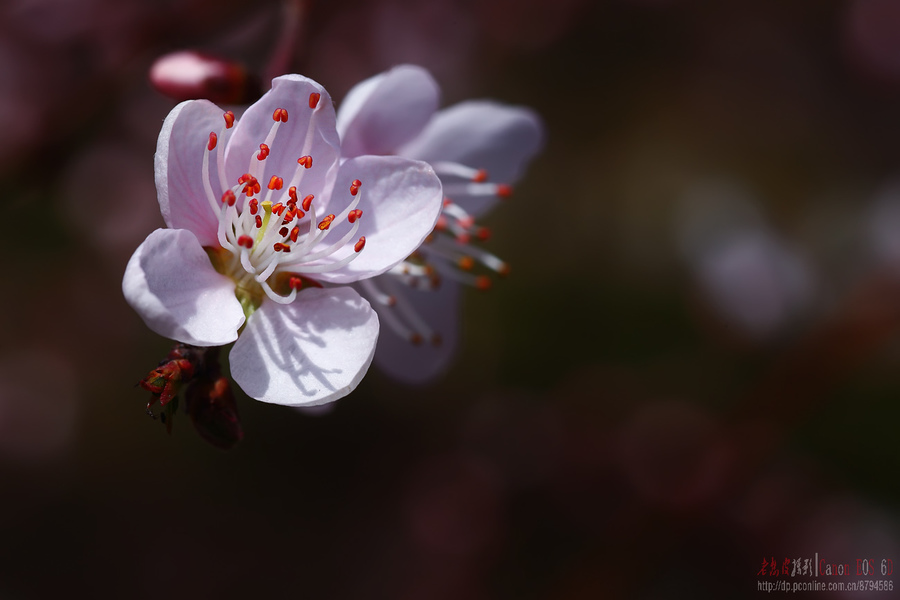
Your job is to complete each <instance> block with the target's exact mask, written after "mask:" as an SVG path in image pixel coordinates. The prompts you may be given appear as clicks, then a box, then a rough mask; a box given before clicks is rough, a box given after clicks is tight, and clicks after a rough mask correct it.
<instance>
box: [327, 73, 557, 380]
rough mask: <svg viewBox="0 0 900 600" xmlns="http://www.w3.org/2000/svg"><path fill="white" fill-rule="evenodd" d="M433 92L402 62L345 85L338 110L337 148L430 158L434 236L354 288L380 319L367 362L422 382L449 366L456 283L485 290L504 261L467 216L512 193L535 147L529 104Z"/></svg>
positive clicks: (535, 121) (350, 154)
mask: <svg viewBox="0 0 900 600" xmlns="http://www.w3.org/2000/svg"><path fill="white" fill-rule="evenodd" d="M439 96H440V90H439V88H438V85H437V83H436V82H435V81H434V79H433V78H432V77H431V75H430V74H429V73H428V71H426V70H425V69H423V68H421V67H417V66H412V65H401V66H398V67H395V68H393V69H391V70H390V71H387V72H384V73H381V74H379V75H376V76H375V77H372V78H370V79H367V80H365V81H363V82H362V83H360V84H358V85H357V86H355V87H354V88H353V89H351V90H350V92H348V94H347V97H346V98H345V100H344V102H343V103H342V104H341V106H340V108H339V110H338V114H337V129H338V132H339V133H340V136H341V154H342V155H343V156H344V157H345V158H346V159H349V160H356V158H355V157H358V156H361V155H364V154H381V155H390V154H393V155H399V156H404V157H408V158H411V159H415V160H422V161H426V162H428V163H430V164H431V166H432V167H433V168H434V170H435V172H436V173H437V174H438V176H439V177H440V178H441V182H442V184H443V192H444V204H443V211H442V214H441V217H440V219H439V220H438V222H437V226H436V229H435V231H434V233H433V235H431V236H429V237H428V239H427V240H426V243H425V244H423V245H422V246H421V247H420V248H419V249H418V250H417V251H416V252H415V253H413V254H412V255H411V256H410V257H409V258H408V259H407V260H404V261H403V262H401V263H400V264H398V265H397V266H395V267H394V268H392V269H391V270H390V271H388V272H387V273H386V274H384V275H382V276H380V277H378V278H376V279H368V280H365V281H360V282H359V283H357V284H355V285H354V287H356V289H357V290H358V291H359V292H360V293H361V294H362V295H363V296H364V297H366V298H367V299H368V300H369V301H370V302H371V303H372V305H373V306H374V308H375V310H376V311H377V312H378V314H379V317H380V318H381V321H382V322H383V323H385V324H386V325H387V327H386V328H385V330H384V332H383V335H382V336H381V339H380V340H379V345H378V351H377V353H376V355H375V361H376V363H377V364H378V365H379V367H380V368H382V369H383V370H384V371H385V372H387V373H388V374H389V375H391V376H393V377H395V378H397V379H400V380H402V381H405V382H408V383H421V382H424V381H426V380H428V379H430V378H432V377H434V376H436V375H437V374H439V373H440V372H441V371H442V370H443V369H444V368H445V367H446V366H447V365H448V363H449V360H450V358H451V356H452V355H453V352H454V350H455V347H456V344H457V337H458V331H457V329H458V314H459V302H460V294H461V289H462V287H461V286H473V287H476V288H479V289H487V288H489V287H490V285H491V281H492V278H491V275H498V274H499V275H505V274H506V273H507V272H508V270H509V267H508V265H507V264H506V263H505V262H504V261H502V260H500V259H499V258H497V257H496V256H494V255H493V254H491V253H489V252H488V251H486V250H485V249H484V248H482V247H481V246H480V245H479V244H478V242H483V241H486V240H487V239H488V237H489V235H490V232H489V231H488V229H486V228H484V227H480V226H478V225H477V224H476V223H475V219H476V218H478V217H481V216H482V215H484V214H486V213H487V212H489V211H490V210H491V208H493V206H494V205H496V203H497V202H498V201H499V200H500V199H502V198H505V197H507V196H509V195H510V194H511V192H512V187H511V185H510V184H511V183H513V182H515V181H516V180H517V179H518V178H519V177H520V176H521V175H522V173H523V172H524V169H525V167H526V165H527V164H528V162H529V161H530V160H531V159H532V158H533V157H534V156H535V155H536V154H537V153H538V152H539V151H540V149H541V147H542V145H543V137H544V135H543V125H542V123H541V120H540V118H539V117H538V116H537V115H536V114H535V113H534V111H532V110H530V109H528V108H523V107H518V106H507V105H504V104H500V103H497V102H494V101H490V100H474V101H466V102H461V103H459V104H456V105H453V106H450V107H448V108H445V109H442V110H438V105H439Z"/></svg>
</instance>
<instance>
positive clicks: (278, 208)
mask: <svg viewBox="0 0 900 600" xmlns="http://www.w3.org/2000/svg"><path fill="white" fill-rule="evenodd" d="M283 213H284V204H282V203H281V202H279V203H277V204H275V205H274V206H272V214H275V215H278V216H279V217H280V216H281V215H282V214H283Z"/></svg>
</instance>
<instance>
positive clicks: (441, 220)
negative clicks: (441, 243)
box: [434, 215, 447, 231]
mask: <svg viewBox="0 0 900 600" xmlns="http://www.w3.org/2000/svg"><path fill="white" fill-rule="evenodd" d="M434 228H435V230H436V231H444V230H445V229H447V217H445V216H444V215H441V216H439V217H438V220H437V223H435V224H434Z"/></svg>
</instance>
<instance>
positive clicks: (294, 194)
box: [288, 185, 299, 204]
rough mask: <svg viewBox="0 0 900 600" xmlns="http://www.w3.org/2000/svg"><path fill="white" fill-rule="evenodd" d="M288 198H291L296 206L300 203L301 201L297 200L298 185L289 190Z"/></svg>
mask: <svg viewBox="0 0 900 600" xmlns="http://www.w3.org/2000/svg"><path fill="white" fill-rule="evenodd" d="M288 196H289V197H290V198H291V201H292V202H294V203H295V204H296V203H297V202H299V200H297V186H296V185H292V186H291V187H289V188H288Z"/></svg>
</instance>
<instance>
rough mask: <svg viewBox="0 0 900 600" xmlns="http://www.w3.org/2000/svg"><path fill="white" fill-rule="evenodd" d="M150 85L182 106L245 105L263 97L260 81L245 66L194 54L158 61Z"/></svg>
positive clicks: (180, 53) (177, 54) (176, 54)
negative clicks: (200, 103)
mask: <svg viewBox="0 0 900 600" xmlns="http://www.w3.org/2000/svg"><path fill="white" fill-rule="evenodd" d="M150 83H151V84H152V85H153V87H154V88H156V90H157V91H158V92H160V93H161V94H164V95H166V96H168V97H169V98H172V99H173V100H177V101H179V102H181V101H183V100H194V99H201V98H205V99H207V100H211V101H212V102H216V103H220V104H243V103H247V102H250V101H252V100H255V99H256V98H258V97H259V96H260V95H261V91H260V87H259V82H258V80H257V78H256V77H255V76H253V75H252V74H250V73H249V72H248V71H247V69H246V68H245V67H244V66H243V65H241V64H239V63H237V62H234V61H230V60H226V59H224V58H219V57H216V56H212V55H210V54H204V53H201V52H196V51H194V50H181V51H178V52H173V53H171V54H166V55H165V56H161V57H159V58H158V59H156V62H154V63H153V66H152V67H150Z"/></svg>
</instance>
